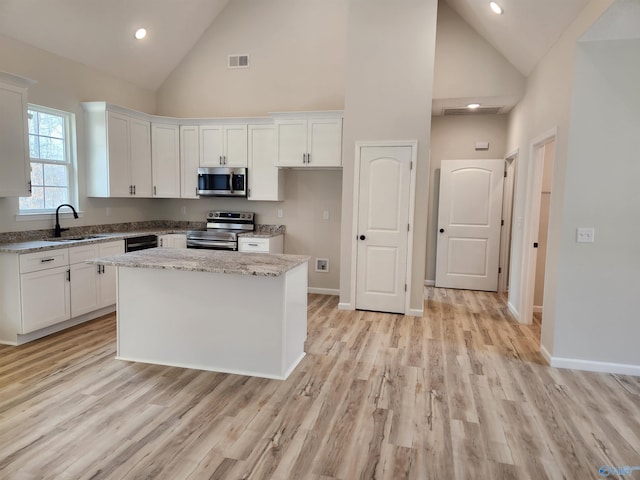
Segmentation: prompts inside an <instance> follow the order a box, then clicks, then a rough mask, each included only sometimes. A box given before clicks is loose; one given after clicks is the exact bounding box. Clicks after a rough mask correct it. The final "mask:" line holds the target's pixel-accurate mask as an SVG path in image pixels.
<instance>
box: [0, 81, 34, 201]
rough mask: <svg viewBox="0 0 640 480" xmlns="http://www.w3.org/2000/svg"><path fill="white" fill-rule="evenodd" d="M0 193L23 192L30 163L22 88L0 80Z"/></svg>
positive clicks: (25, 104)
mask: <svg viewBox="0 0 640 480" xmlns="http://www.w3.org/2000/svg"><path fill="white" fill-rule="evenodd" d="M0 112H2V114H1V115H0V146H1V147H2V158H0V197H18V196H27V195H29V194H30V192H29V181H30V176H31V175H30V171H31V169H30V164H29V147H28V133H27V93H26V89H24V88H19V87H14V86H12V85H5V84H3V83H0Z"/></svg>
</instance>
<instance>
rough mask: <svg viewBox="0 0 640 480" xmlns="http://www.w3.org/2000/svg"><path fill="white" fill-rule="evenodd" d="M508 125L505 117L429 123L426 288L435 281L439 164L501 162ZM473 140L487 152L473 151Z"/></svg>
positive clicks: (452, 118)
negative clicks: (484, 144)
mask: <svg viewBox="0 0 640 480" xmlns="http://www.w3.org/2000/svg"><path fill="white" fill-rule="evenodd" d="M507 121H508V117H507V115H464V116H458V115H451V116H446V117H433V119H432V123H431V174H430V176H429V211H428V227H427V233H428V234H427V262H426V277H425V278H426V280H427V283H428V284H433V282H434V281H435V278H436V246H437V240H438V239H437V235H438V234H437V232H438V197H439V195H440V190H439V188H438V186H439V182H440V164H441V162H442V160H469V159H483V158H486V159H491V158H504V157H505V154H506V153H507V152H506V151H505V147H506V141H507ZM476 140H487V141H488V142H489V150H484V151H476V150H475V141H476Z"/></svg>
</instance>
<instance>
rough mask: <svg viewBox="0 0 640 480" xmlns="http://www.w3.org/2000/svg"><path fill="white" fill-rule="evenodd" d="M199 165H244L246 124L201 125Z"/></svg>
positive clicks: (245, 163) (245, 159) (245, 158)
mask: <svg viewBox="0 0 640 480" xmlns="http://www.w3.org/2000/svg"><path fill="white" fill-rule="evenodd" d="M200 166H201V167H246V166H247V125H246V124H238V125H218V124H215V125H201V126H200Z"/></svg>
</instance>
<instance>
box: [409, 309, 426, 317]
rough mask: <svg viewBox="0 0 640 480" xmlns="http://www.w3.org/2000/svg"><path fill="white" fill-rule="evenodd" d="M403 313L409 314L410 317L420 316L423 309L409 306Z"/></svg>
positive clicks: (422, 314)
mask: <svg viewBox="0 0 640 480" xmlns="http://www.w3.org/2000/svg"><path fill="white" fill-rule="evenodd" d="M405 315H409V316H412V317H422V316H424V310H423V309H421V308H410V309H409V310H408V311H407V313H405Z"/></svg>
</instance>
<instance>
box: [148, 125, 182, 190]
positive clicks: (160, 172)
mask: <svg viewBox="0 0 640 480" xmlns="http://www.w3.org/2000/svg"><path fill="white" fill-rule="evenodd" d="M151 170H152V173H153V196H154V197H156V198H179V197H180V127H179V126H178V125H176V124H173V125H172V124H165V123H152V124H151Z"/></svg>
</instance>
